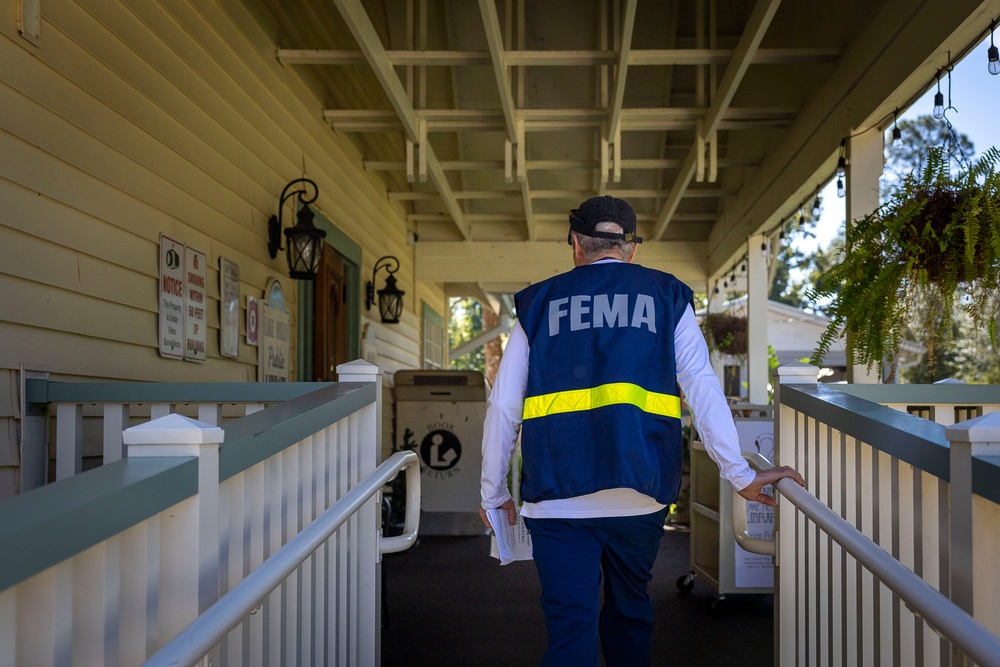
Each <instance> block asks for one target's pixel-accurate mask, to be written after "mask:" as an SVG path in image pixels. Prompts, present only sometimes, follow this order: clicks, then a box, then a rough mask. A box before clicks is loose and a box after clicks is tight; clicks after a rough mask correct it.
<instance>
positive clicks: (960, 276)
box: [811, 148, 1000, 382]
mask: <svg viewBox="0 0 1000 667" xmlns="http://www.w3.org/2000/svg"><path fill="white" fill-rule="evenodd" d="M998 159H1000V151H997V149H996V148H991V149H989V150H988V151H986V152H985V153H984V154H983V155H982V156H981V157H980V158H979V159H978V160H977V161H975V162H973V163H972V164H971V165H970V166H969V168H968V169H966V170H963V171H962V172H959V173H952V171H951V169H950V161H949V157H948V156H947V154H945V153H944V152H943V151H942V150H941V149H931V151H930V152H929V155H928V159H927V163H926V165H925V167H924V169H923V170H922V171H921V172H919V173H911V174H909V175H908V176H907V177H905V178H904V179H903V182H902V184H901V187H900V188H899V190H898V191H897V192H896V193H895V194H894V195H893V196H892V197H891V198H890V199H889V201H887V202H886V203H885V204H883V205H882V206H880V207H879V208H878V209H876V210H875V211H873V212H872V213H870V214H868V215H866V216H864V217H863V218H861V219H859V220H856V221H855V222H854V224H853V225H850V226H849V229H848V233H847V244H846V247H845V253H846V255H845V257H844V261H843V262H842V263H841V264H839V265H838V266H835V267H834V268H832V269H831V270H830V271H829V273H828V274H827V276H826V277H827V278H828V280H827V281H825V282H826V284H827V287H824V288H820V289H817V290H815V291H814V292H813V293H812V295H811V296H812V298H814V299H817V300H825V299H832V300H833V301H832V304H831V306H830V307H829V308H828V309H827V315H828V316H829V317H830V320H831V322H830V325H829V326H828V327H827V329H826V331H825V332H824V333H823V335H822V337H821V338H820V341H819V346H818V347H817V349H816V351H815V352H814V353H813V356H812V360H811V361H812V363H814V364H816V365H822V360H823V357H824V356H825V355H826V353H827V351H828V350H829V349H830V346H831V344H832V343H833V342H834V341H835V340H837V339H838V338H839V337H840V336H841V335H842V334H844V333H846V334H847V363H848V364H863V365H866V366H868V368H871V367H872V366H873V365H874V366H877V367H878V369H879V373H880V374H881V375H882V376H883V377H887V381H890V382H891V381H892V379H893V377H894V375H895V370H896V368H895V360H896V357H897V355H898V353H899V350H900V346H901V344H902V342H903V340H904V338H906V337H907V335H913V334H916V335H917V336H918V337H920V338H923V342H924V343H925V344H926V346H927V349H928V350H933V349H934V347H935V345H936V344H938V343H940V342H943V341H946V340H947V339H948V338H950V336H951V335H952V330H953V325H954V321H953V319H954V313H955V308H956V307H957V308H959V309H961V310H964V311H965V312H966V313H967V314H968V315H969V317H970V318H971V320H972V322H974V323H975V325H976V326H977V327H979V328H980V329H981V330H983V331H986V332H987V333H988V335H989V338H990V341H991V343H992V345H993V346H994V349H996V346H997V311H998V308H1000V174H998V173H997V171H996V169H995V166H996V164H997V161H998ZM886 364H889V373H888V374H885V373H883V368H884V366H885V365H886Z"/></svg>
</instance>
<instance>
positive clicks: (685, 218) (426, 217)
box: [406, 213, 719, 224]
mask: <svg viewBox="0 0 1000 667" xmlns="http://www.w3.org/2000/svg"><path fill="white" fill-rule="evenodd" d="M635 217H636V220H638V221H639V222H654V221H655V220H656V215H654V214H653V213H636V214H635ZM717 217H719V216H718V215H716V214H715V213H680V214H678V215H676V216H674V222H712V221H714V220H715V219H716V218H717ZM465 219H466V220H467V221H468V222H469V224H476V223H483V222H499V223H517V224H523V223H524V218H523V217H522V216H520V215H517V214H501V213H468V214H466V216H465ZM406 220H407V222H448V221H449V220H451V218H449V217H448V216H447V215H445V214H442V213H410V214H409V215H407V216H406ZM535 221H536V222H559V223H564V222H566V214H565V213H535Z"/></svg>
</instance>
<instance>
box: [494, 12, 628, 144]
mask: <svg viewBox="0 0 1000 667" xmlns="http://www.w3.org/2000/svg"><path fill="white" fill-rule="evenodd" d="M482 1H483V0H480V2H482ZM637 1H638V0H627V1H626V3H625V17H624V18H623V19H622V37H621V40H622V41H621V46H619V47H618V62H617V63H616V66H615V85H614V89H613V90H612V93H611V100H610V102H609V107H610V108H609V109H608V116H607V118H608V130H607V131H608V134H607V136H606V137H605V138H606V139H607V140H608V141H614V140H615V137H617V136H618V129H619V127H618V123H619V121H620V120H621V113H622V102H623V101H624V100H625V79H626V77H627V76H628V65H629V63H628V57H629V53H630V52H631V50H632V32H633V29H634V28H635V6H636V2H637Z"/></svg>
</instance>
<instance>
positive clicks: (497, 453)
mask: <svg viewBox="0 0 1000 667" xmlns="http://www.w3.org/2000/svg"><path fill="white" fill-rule="evenodd" d="M674 348H675V356H676V360H677V382H678V384H679V385H680V387H681V391H683V392H684V397H685V399H686V400H687V402H688V405H689V406H690V407H691V410H692V412H693V415H694V421H695V427H696V428H697V429H698V433H699V434H700V435H701V438H702V440H703V441H704V443H705V449H706V450H707V451H708V455H709V456H710V457H711V458H712V460H713V461H715V463H716V465H718V466H719V471H720V474H721V476H722V477H723V478H724V479H726V480H727V481H728V482H729V483H730V484H731V485H732V486H733V488H734V489H736V490H741V489H743V488H745V487H746V486H747V485H749V484H750V483H751V482H752V481H753V479H754V476H755V474H756V473H754V471H753V470H752V469H751V468H750V466H749V464H747V462H746V460H745V459H744V458H743V457H742V455H741V454H740V447H739V436H738V435H737V432H736V425H735V424H734V423H733V417H732V412H731V411H730V409H729V406H728V404H727V403H726V397H725V395H724V394H723V393H722V387H721V386H720V384H719V379H718V377H716V375H715V372H714V371H713V370H712V366H711V363H710V361H709V356H708V346H707V344H706V343H705V337H704V336H703V335H702V333H701V329H700V328H699V327H698V323H697V321H696V320H695V316H694V311H693V310H692V309H691V307H690V306H688V308H687V309H686V310H685V312H684V314H683V316H682V317H681V320H680V322H679V323H678V325H677V329H676V331H675V332H674ZM528 350H529V347H528V337H527V335H526V334H525V333H524V330H523V329H522V328H521V325H520V323H518V324H515V325H514V328H513V330H512V331H511V334H510V338H509V339H508V341H507V347H506V349H505V350H504V354H503V358H502V359H501V361H500V368H499V370H498V371H497V377H496V380H495V382H494V384H493V391H492V392H491V393H490V396H489V399H488V405H487V409H486V421H485V424H484V429H483V471H482V506H483V507H485V508H487V509H490V508H494V507H499V506H500V505H502V504H503V503H504V502H506V501H507V500H509V499H510V497H511V496H510V491H509V489H508V488H507V471H508V470H509V469H510V460H511V456H512V454H513V451H514V447H515V446H516V444H517V436H518V429H519V427H520V424H521V414H522V410H523V407H524V394H525V391H526V387H527V384H528ZM662 508H663V505H661V504H659V503H657V502H656V500H654V499H653V498H651V497H649V496H647V495H645V494H642V493H639V492H638V491H635V490H633V489H624V488H623V489H608V490H604V491H598V492H597V493H591V494H587V495H585V496H576V497H573V498H564V499H559V500H545V501H542V502H538V503H524V505H523V507H522V508H521V513H522V514H523V515H524V516H527V517H532V518H592V517H607V516H636V515H640V514H647V513H650V512H655V511H657V510H658V509H662Z"/></svg>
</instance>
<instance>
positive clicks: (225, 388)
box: [21, 373, 329, 491]
mask: <svg viewBox="0 0 1000 667" xmlns="http://www.w3.org/2000/svg"><path fill="white" fill-rule="evenodd" d="M34 375H35V376H37V377H31V378H26V379H25V385H24V391H23V392H22V395H23V397H24V405H23V406H22V415H24V416H23V418H22V424H21V428H22V433H23V437H22V440H23V442H24V448H25V451H24V456H23V459H24V460H23V461H22V471H21V479H22V485H21V488H22V490H23V491H27V490H30V489H34V488H38V487H39V486H43V485H44V484H45V482H46V477H47V471H48V456H49V442H50V441H52V442H54V445H55V447H54V449H55V478H56V480H60V479H66V478H67V477H71V476H73V475H77V474H79V473H80V472H82V471H83V469H84V458H85V456H86V457H87V459H88V460H91V459H99V460H100V461H101V462H102V463H104V464H107V463H113V462H115V461H118V460H120V459H121V458H123V457H124V456H125V446H124V443H123V441H122V433H123V432H124V430H125V429H127V428H129V427H131V426H136V425H138V424H141V423H144V422H147V421H150V420H152V419H157V418H159V417H163V416H165V415H168V414H175V413H176V414H184V415H186V416H188V417H193V418H196V419H197V420H198V421H201V422H205V423H207V424H213V425H215V426H222V425H223V424H224V423H226V422H227V421H231V420H233V419H237V418H239V417H245V416H246V415H249V414H253V413H254V412H258V411H260V410H263V409H264V408H265V406H267V405H272V404H275V403H280V402H283V401H287V400H290V399H292V398H296V397H298V396H302V395H304V394H307V393H309V392H311V391H316V390H317V389H321V388H323V387H324V386H327V384H329V383H323V382H286V383H277V382H271V383H260V382H203V383H192V382H54V381H49V380H48V379H47V377H45V375H46V374H43V373H35V374H34Z"/></svg>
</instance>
